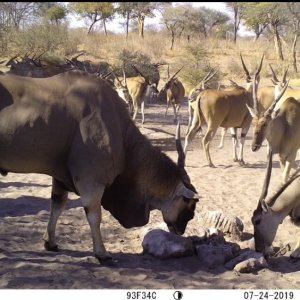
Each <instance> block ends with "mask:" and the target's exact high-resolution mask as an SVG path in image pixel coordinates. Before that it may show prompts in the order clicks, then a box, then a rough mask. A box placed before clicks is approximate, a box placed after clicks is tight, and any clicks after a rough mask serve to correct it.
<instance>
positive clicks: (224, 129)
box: [218, 127, 227, 149]
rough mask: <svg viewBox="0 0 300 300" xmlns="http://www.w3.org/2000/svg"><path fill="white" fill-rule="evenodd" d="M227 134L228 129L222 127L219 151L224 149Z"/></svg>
mask: <svg viewBox="0 0 300 300" xmlns="http://www.w3.org/2000/svg"><path fill="white" fill-rule="evenodd" d="M226 132H227V128H223V127H222V131H221V140H220V144H219V146H218V148H219V149H222V148H223V147H224V139H225V135H226Z"/></svg>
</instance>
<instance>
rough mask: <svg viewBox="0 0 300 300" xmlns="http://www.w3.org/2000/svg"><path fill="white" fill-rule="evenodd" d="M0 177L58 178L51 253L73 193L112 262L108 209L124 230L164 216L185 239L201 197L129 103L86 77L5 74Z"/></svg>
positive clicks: (97, 248) (101, 254)
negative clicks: (105, 220) (106, 232)
mask: <svg viewBox="0 0 300 300" xmlns="http://www.w3.org/2000/svg"><path fill="white" fill-rule="evenodd" d="M0 94H1V98H0V172H1V174H2V175H6V174H7V173H8V172H14V173H39V174H47V175H49V176H52V178H53V181H52V182H53V184H52V194H51V211H50V219H49V222H48V226H47V230H46V233H45V235H44V241H45V244H44V245H45V248H46V249H47V250H51V251H57V249H58V246H57V244H56V238H55V229H56V224H57V220H58V218H59V216H60V214H61V212H62V211H63V209H64V206H65V204H66V201H67V199H68V192H70V191H71V192H74V193H76V194H78V195H80V197H81V202H82V206H83V208H84V210H85V213H86V217H87V220H88V223H89V225H90V229H91V233H92V239H93V248H94V254H95V256H96V257H97V258H98V259H99V261H100V262H104V261H107V260H108V261H111V255H110V254H109V253H108V252H107V251H106V249H105V247H104V244H103V242H102V237H101V230H100V223H101V206H103V207H104V208H105V209H107V210H108V211H110V213H111V214H112V215H113V216H114V217H115V218H116V219H117V220H118V221H119V223H120V224H121V225H122V226H124V227H125V228H130V227H134V226H143V225H145V224H147V223H148V221H149V214H150V211H151V210H153V209H158V210H160V211H161V212H162V216H163V219H164V221H165V223H166V224H167V225H168V228H169V230H170V231H171V232H174V233H176V234H183V233H184V231H185V228H186V226H187V223H188V222H189V220H191V219H192V218H193V217H194V211H195V207H196V202H197V201H198V196H197V194H196V190H195V188H194V187H193V185H192V184H191V182H190V178H189V176H188V175H187V173H186V171H185V169H184V153H183V149H182V146H181V142H180V137H179V129H178V133H177V143H176V145H177V150H178V164H176V163H174V162H173V161H172V160H171V159H170V158H169V157H168V156H166V155H165V154H164V153H162V152H161V150H159V149H157V148H155V147H153V146H152V145H151V143H150V141H149V140H148V139H147V138H146V137H144V136H143V135H142V134H141V133H140V131H139V130H138V128H137V127H136V126H135V124H134V123H133V121H132V120H131V118H130V116H129V115H128V113H127V111H126V106H125V103H124V102H123V101H122V100H121V99H120V98H119V97H118V95H117V93H116V91H114V90H113V89H112V88H111V87H110V86H109V85H108V84H107V83H106V82H105V81H104V80H101V79H99V78H97V77H96V76H93V75H89V74H87V73H85V72H79V71H75V72H66V73H63V74H59V75H56V76H53V77H50V78H46V79H43V78H42V79H40V78H27V77H20V76H15V75H0Z"/></svg>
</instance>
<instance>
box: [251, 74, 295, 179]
mask: <svg viewBox="0 0 300 300" xmlns="http://www.w3.org/2000/svg"><path fill="white" fill-rule="evenodd" d="M257 85H258V82H257V80H256V79H255V84H254V86H253V104H254V106H253V108H251V107H248V108H249V111H250V113H251V115H252V117H253V121H252V124H253V131H254V133H253V138H252V144H251V149H252V151H258V150H259V149H260V147H261V145H262V143H263V141H264V140H265V139H267V141H268V144H269V151H270V153H269V155H271V157H272V155H273V154H278V155H279V161H280V167H281V170H282V180H283V182H285V181H286V180H287V179H288V176H289V173H290V170H291V167H292V165H293V163H294V161H295V158H296V154H297V150H298V149H299V148H300V138H299V137H300V100H296V99H295V98H293V97H289V98H287V99H286V100H285V101H284V102H283V103H282V104H281V106H280V108H279V109H278V110H277V111H276V112H275V111H274V109H275V106H276V104H277V103H278V102H279V100H280V99H281V98H282V96H283V94H284V92H285V90H286V88H287V86H288V81H286V82H285V85H284V86H283V88H282V89H281V91H280V93H279V94H277V96H276V98H275V96H274V98H275V99H274V101H273V103H272V104H271V106H270V107H269V108H268V109H267V110H266V111H265V112H264V113H259V112H258V109H257V96H256V94H257V92H256V91H257Z"/></svg>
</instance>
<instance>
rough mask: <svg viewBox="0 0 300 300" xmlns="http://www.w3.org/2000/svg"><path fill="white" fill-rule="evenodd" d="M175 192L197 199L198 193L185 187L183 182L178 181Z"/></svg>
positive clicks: (178, 194)
mask: <svg viewBox="0 0 300 300" xmlns="http://www.w3.org/2000/svg"><path fill="white" fill-rule="evenodd" d="M175 194H176V195H177V196H183V197H185V198H189V199H198V198H199V195H198V194H197V193H195V192H193V191H192V190H190V189H188V188H187V187H185V185H184V184H183V183H180V184H179V185H178V186H177V188H176V191H175Z"/></svg>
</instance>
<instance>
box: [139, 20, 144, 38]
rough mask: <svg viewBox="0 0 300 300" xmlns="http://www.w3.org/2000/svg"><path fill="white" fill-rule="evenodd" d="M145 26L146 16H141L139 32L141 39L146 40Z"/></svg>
mask: <svg viewBox="0 0 300 300" xmlns="http://www.w3.org/2000/svg"><path fill="white" fill-rule="evenodd" d="M144 24H145V16H140V17H139V18H138V30H139V37H140V38H142V39H143V38H144Z"/></svg>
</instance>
